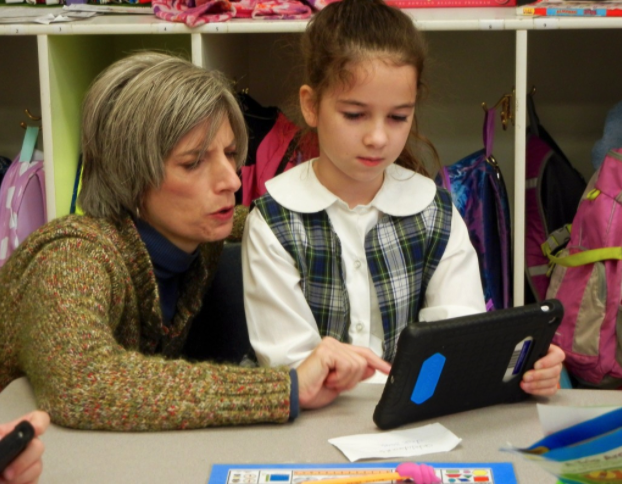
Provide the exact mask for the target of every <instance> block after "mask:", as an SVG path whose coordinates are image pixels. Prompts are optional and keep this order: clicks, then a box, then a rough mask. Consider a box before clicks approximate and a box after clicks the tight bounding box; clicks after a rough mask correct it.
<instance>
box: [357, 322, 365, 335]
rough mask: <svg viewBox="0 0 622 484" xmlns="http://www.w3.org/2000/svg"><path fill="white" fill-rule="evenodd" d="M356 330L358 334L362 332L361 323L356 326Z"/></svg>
mask: <svg viewBox="0 0 622 484" xmlns="http://www.w3.org/2000/svg"><path fill="white" fill-rule="evenodd" d="M356 330H357V331H358V332H359V333H360V332H361V331H363V324H362V323H358V324H357V325H356Z"/></svg>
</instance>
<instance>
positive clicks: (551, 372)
mask: <svg viewBox="0 0 622 484" xmlns="http://www.w3.org/2000/svg"><path fill="white" fill-rule="evenodd" d="M303 55H304V60H305V74H306V83H305V84H304V85H303V86H302V87H301V88H300V93H299V94H300V105H301V109H302V114H303V116H304V118H305V121H306V122H307V124H308V125H309V126H310V127H311V128H314V129H316V130H317V134H318V138H319V144H320V155H319V157H318V158H316V159H313V160H310V161H308V162H306V163H303V164H301V165H299V166H297V167H296V168H293V169H291V170H289V171H287V172H286V173H284V174H282V175H281V176H279V177H276V178H275V179H273V180H271V181H270V182H268V183H267V184H266V188H267V191H268V193H266V194H265V195H264V196H263V197H261V198H259V199H258V200H256V208H255V209H254V210H253V211H252V212H251V214H250V215H249V217H248V219H247V225H246V231H245V236H244V239H243V271H244V287H245V309H246V316H247V323H248V328H249V335H250V339H251V343H252V345H253V348H254V350H255V353H256V355H257V358H258V361H259V363H260V364H261V365H264V366H276V365H289V366H291V367H296V366H297V365H298V364H299V363H300V362H301V361H303V360H304V358H305V357H306V356H307V355H308V354H309V353H310V352H311V351H312V350H313V348H315V347H316V346H317V345H318V344H319V343H320V341H321V339H322V338H323V337H333V338H335V339H337V340H339V341H342V342H349V343H351V344H353V345H357V346H363V347H369V348H371V349H372V350H373V351H374V352H375V353H376V354H378V355H381V356H382V357H383V358H384V359H385V360H387V361H389V362H391V361H392V360H393V358H394V356H395V352H396V343H397V338H398V336H399V334H400V332H401V330H402V329H403V328H404V327H405V326H406V325H407V323H408V322H410V321H415V320H426V321H434V320H439V319H445V318H450V317H455V316H462V315H468V314H474V313H478V312H483V311H485V304H484V297H483V291H482V286H481V281H480V276H479V269H478V261H477V254H476V253H475V250H474V249H473V246H472V245H471V243H470V240H469V235H468V232H467V228H466V226H465V224H464V222H463V220H462V219H461V217H460V215H459V214H458V212H457V210H456V209H455V207H454V206H453V205H452V202H451V196H450V194H449V193H447V192H446V191H445V190H442V189H440V188H437V186H436V184H435V183H434V182H433V181H432V180H431V179H430V178H429V177H428V176H427V173H426V170H425V167H424V165H423V163H422V161H421V160H420V158H419V157H418V156H416V155H415V151H414V150H413V149H412V148H413V145H414V146H416V144H417V143H419V144H421V143H423V144H427V145H428V147H429V148H430V149H431V151H432V153H436V151H435V150H434V148H433V147H432V146H431V145H430V144H429V143H428V142H427V141H426V140H425V139H424V138H423V137H422V136H420V135H418V133H417V123H416V118H415V105H416V101H417V93H418V91H419V88H420V86H421V84H422V81H421V76H422V73H423V68H424V59H425V47H424V44H423V41H422V39H421V37H420V35H419V33H418V31H417V30H416V28H415V27H414V24H413V22H412V20H411V19H410V18H409V17H408V16H407V15H405V14H404V13H403V12H401V11H400V10H397V9H394V8H391V7H388V6H387V5H386V4H384V3H383V2H382V1H381V0H343V1H341V2H336V3H332V4H330V5H328V6H327V7H326V8H325V9H323V10H322V11H320V12H319V13H318V14H317V15H316V16H315V17H314V18H313V19H312V20H311V22H310V23H309V25H308V27H307V30H306V32H305V34H304V36H303ZM562 360H563V352H562V351H561V350H560V349H559V348H557V347H554V348H552V349H551V350H550V351H549V355H547V356H546V357H545V358H543V359H542V360H540V361H539V362H538V363H537V364H536V368H538V370H537V371H532V372H528V373H527V374H526V376H525V379H524V381H523V389H525V390H526V391H530V392H532V393H538V394H550V393H554V391H555V389H556V388H557V383H558V379H559V373H560V371H561V361H562Z"/></svg>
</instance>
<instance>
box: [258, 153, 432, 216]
mask: <svg viewBox="0 0 622 484" xmlns="http://www.w3.org/2000/svg"><path fill="white" fill-rule="evenodd" d="M314 161H315V160H310V161H307V162H305V163H302V164H300V165H298V166H296V167H294V168H292V169H291V170H288V171H286V172H285V173H283V174H281V175H279V176H277V177H275V178H273V179H272V180H269V181H267V182H266V189H267V190H268V192H269V193H270V195H271V196H272V198H274V199H275V200H276V201H277V202H278V203H279V204H281V205H282V206H283V207H285V208H287V209H288V210H292V211H294V212H299V213H315V212H320V211H322V210H326V209H327V208H328V207H329V206H331V205H332V204H334V203H336V202H337V201H338V200H339V198H338V197H337V196H336V195H335V194H333V193H332V192H331V191H329V190H328V189H327V188H326V187H325V186H324V185H322V184H321V183H320V181H319V180H318V179H317V177H316V176H315V171H314V170H313V167H312V163H313V162H314ZM384 174H385V176H384V181H383V183H382V186H381V187H380V190H378V193H377V194H376V196H375V197H374V199H373V200H372V201H371V203H370V205H371V206H373V207H375V208H377V209H378V210H380V211H381V212H383V213H387V214H389V215H393V216H397V217H403V216H407V215H413V214H416V213H419V212H421V211H422V210H423V209H425V208H426V207H427V206H428V205H429V204H430V203H431V202H432V200H433V199H434V196H435V194H436V184H435V183H434V181H432V180H431V179H430V178H427V177H425V176H423V175H420V174H418V173H415V172H413V171H411V170H408V169H406V168H403V167H401V166H399V165H396V164H395V163H393V164H392V165H389V166H388V167H387V169H386V170H385V172H384Z"/></svg>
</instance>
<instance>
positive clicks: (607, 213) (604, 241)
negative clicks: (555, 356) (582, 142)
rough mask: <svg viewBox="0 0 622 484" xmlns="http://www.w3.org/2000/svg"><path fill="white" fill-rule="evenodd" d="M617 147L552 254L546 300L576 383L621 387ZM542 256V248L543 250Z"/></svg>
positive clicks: (621, 175) (620, 163) (621, 155)
mask: <svg viewBox="0 0 622 484" xmlns="http://www.w3.org/2000/svg"><path fill="white" fill-rule="evenodd" d="M621 195H622V148H618V149H616V150H611V151H609V153H608V154H607V156H606V157H605V160H604V161H603V163H602V165H601V167H600V169H599V170H598V172H596V173H595V174H594V176H593V177H592V178H591V180H590V182H589V183H588V186H587V188H586V190H585V193H584V195H583V197H582V198H581V202H580V203H579V208H578V210H577V214H576V215H575V217H574V220H573V222H572V230H571V235H570V241H569V242H568V245H567V247H566V248H565V249H563V250H562V251H561V252H560V253H559V254H558V255H553V254H550V253H549V254H548V255H549V258H550V259H551V261H552V262H553V263H554V264H555V266H554V269H553V272H552V276H551V283H550V285H549V288H548V290H547V292H546V297H547V299H548V298H556V299H559V300H560V301H561V302H562V304H563V305H564V318H563V320H562V322H561V325H560V326H559V328H558V330H557V333H556V334H555V336H554V338H553V342H554V343H555V344H556V345H558V346H560V347H561V348H562V349H563V350H564V351H565V353H566V360H565V365H566V368H567V369H568V371H569V373H570V374H571V375H573V376H574V377H575V378H576V379H577V380H578V381H579V383H580V384H584V385H587V386H592V387H594V386H595V387H602V388H605V387H607V388H611V387H622V311H620V308H621V306H620V297H621V294H622V196H621ZM544 250H545V251H546V246H545V247H544Z"/></svg>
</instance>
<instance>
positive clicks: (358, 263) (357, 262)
mask: <svg viewBox="0 0 622 484" xmlns="http://www.w3.org/2000/svg"><path fill="white" fill-rule="evenodd" d="M359 267H361V261H360V260H355V261H354V268H355V269H358V268H359Z"/></svg>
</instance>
